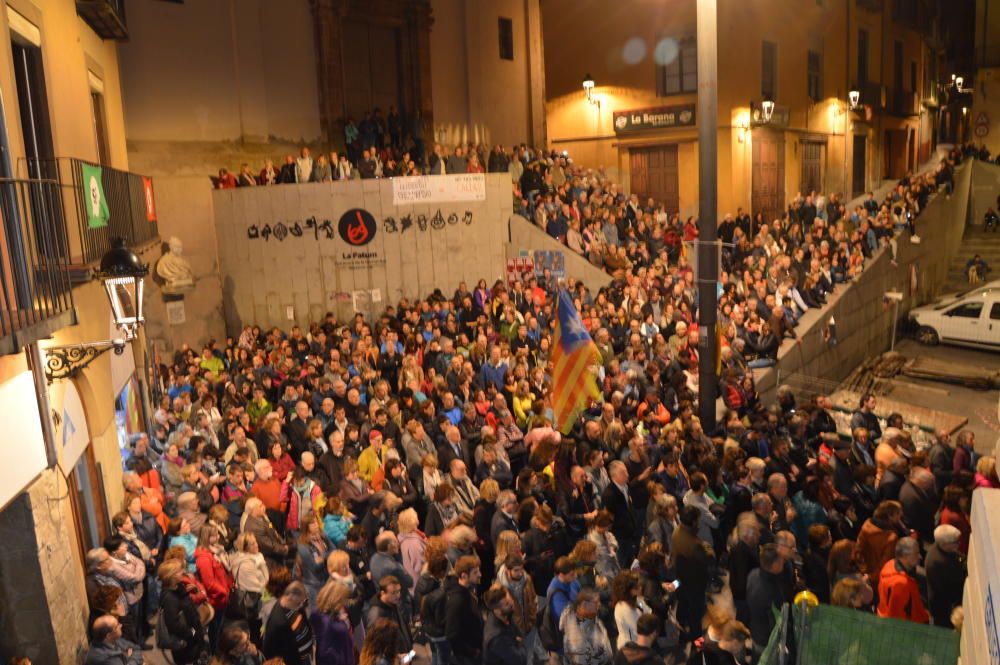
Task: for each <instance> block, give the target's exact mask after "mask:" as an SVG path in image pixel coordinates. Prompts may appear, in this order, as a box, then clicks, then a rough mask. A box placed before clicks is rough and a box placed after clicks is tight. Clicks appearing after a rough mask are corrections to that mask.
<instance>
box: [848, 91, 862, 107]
mask: <svg viewBox="0 0 1000 665" xmlns="http://www.w3.org/2000/svg"><path fill="white" fill-rule="evenodd" d="M847 101H849V102H850V104H851V110H852V111H856V110H857V109H858V107H859V106H860V105H861V92H860V91H859V90H851V91H850V92H848V93H847Z"/></svg>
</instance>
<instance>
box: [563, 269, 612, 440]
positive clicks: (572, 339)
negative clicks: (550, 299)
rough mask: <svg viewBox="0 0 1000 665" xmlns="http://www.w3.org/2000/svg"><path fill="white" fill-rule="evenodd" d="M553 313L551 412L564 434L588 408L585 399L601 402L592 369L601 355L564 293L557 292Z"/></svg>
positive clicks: (571, 301) (571, 302)
mask: <svg viewBox="0 0 1000 665" xmlns="http://www.w3.org/2000/svg"><path fill="white" fill-rule="evenodd" d="M556 310H557V313H558V316H557V319H556V332H555V337H554V339H553V340H552V411H553V414H554V417H555V421H556V423H555V424H556V426H557V427H558V428H559V430H560V431H561V432H562V433H563V434H567V433H568V432H569V431H570V430H571V429H572V428H573V423H574V422H575V421H576V417H577V415H579V413H580V411H582V410H583V408H584V407H585V406H586V405H587V399H588V398H593V399H595V400H599V399H600V398H601V391H600V390H599V389H598V387H597V381H596V377H595V374H594V372H593V371H592V369H591V367H592V366H594V365H599V364H600V362H601V354H600V351H598V350H597V345H596V344H594V340H592V339H591V338H590V334H589V333H588V332H587V329H586V328H584V327H583V321H581V320H580V315H579V313H577V311H576V308H575V307H573V300H572V299H571V298H570V296H569V294H568V293H567V292H566V291H565V289H564V290H562V291H560V292H559V301H558V304H557V305H556Z"/></svg>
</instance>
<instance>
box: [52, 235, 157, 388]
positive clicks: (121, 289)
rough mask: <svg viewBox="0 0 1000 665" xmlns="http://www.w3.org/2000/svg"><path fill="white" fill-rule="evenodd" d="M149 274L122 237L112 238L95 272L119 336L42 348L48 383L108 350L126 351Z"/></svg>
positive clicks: (69, 374) (137, 323) (140, 315)
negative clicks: (109, 246)
mask: <svg viewBox="0 0 1000 665" xmlns="http://www.w3.org/2000/svg"><path fill="white" fill-rule="evenodd" d="M148 273H149V266H148V265H147V264H144V263H140V262H139V258H138V257H137V256H136V255H135V254H134V253H133V252H132V250H130V249H129V248H128V247H127V246H126V245H125V241H124V240H122V239H121V238H116V239H114V240H113V241H112V247H111V249H109V250H108V251H107V252H106V253H105V254H104V256H103V257H102V258H101V267H100V269H99V270H98V271H97V272H96V273H95V275H96V277H97V278H98V279H100V280H101V282H103V284H104V291H105V294H106V295H107V296H108V303H109V304H110V305H111V314H112V316H114V320H115V326H116V327H117V328H118V330H119V331H121V334H122V337H121V338H116V339H109V340H104V341H101V342H88V343H85V344H69V345H66V346H53V347H49V348H47V349H45V377H46V379H48V381H49V382H50V383H51V382H52V381H53V380H55V379H65V378H71V377H74V376H76V375H77V374H78V373H79V372H80V371H81V370H83V369H84V368H86V367H87V366H88V365H90V364H91V363H92V362H94V361H95V360H96V359H97V358H98V357H100V356H102V355H103V354H104V353H106V352H108V351H112V350H113V351H114V352H115V355H121V354H122V353H124V352H125V344H126V343H128V342H131V341H132V340H133V339H135V337H136V334H137V333H138V331H139V327H140V326H141V325H143V323H144V322H145V319H144V318H143V312H142V304H143V281H144V279H145V277H146V275H147V274H148Z"/></svg>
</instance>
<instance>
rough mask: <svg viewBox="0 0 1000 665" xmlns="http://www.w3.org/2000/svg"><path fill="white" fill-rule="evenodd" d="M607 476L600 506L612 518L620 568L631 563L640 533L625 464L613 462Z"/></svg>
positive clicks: (618, 461)
mask: <svg viewBox="0 0 1000 665" xmlns="http://www.w3.org/2000/svg"><path fill="white" fill-rule="evenodd" d="M608 475H609V476H610V477H611V482H610V483H609V484H608V487H607V488H606V489H605V490H604V493H603V494H602V495H601V500H602V501H601V505H602V506H603V507H604V509H605V510H607V511H608V512H610V513H611V514H612V515H613V516H614V519H615V521H614V524H612V525H611V533H613V534H614V535H615V538H616V539H617V540H618V562H619V563H621V564H622V566H628V565H630V564H631V563H632V559H633V558H634V557H635V553H636V551H637V550H638V547H639V538H640V536H641V535H642V531H641V530H640V529H639V523H638V521H637V520H636V517H635V511H634V510H633V507H632V495H631V488H630V487H629V482H628V469H627V468H626V467H625V463H624V462H622V461H620V460H615V461H613V462H611V464H609V465H608Z"/></svg>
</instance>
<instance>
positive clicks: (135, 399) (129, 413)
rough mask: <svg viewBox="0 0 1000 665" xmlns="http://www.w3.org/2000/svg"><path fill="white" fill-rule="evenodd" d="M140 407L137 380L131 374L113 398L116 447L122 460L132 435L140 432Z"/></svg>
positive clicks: (127, 450)
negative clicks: (116, 433)
mask: <svg viewBox="0 0 1000 665" xmlns="http://www.w3.org/2000/svg"><path fill="white" fill-rule="evenodd" d="M140 408H141V407H140V406H139V382H138V380H136V378H135V376H133V377H132V378H130V379H129V381H128V383H126V384H125V387H124V388H122V391H121V392H120V393H118V397H117V398H116V399H115V428H116V429H117V431H118V447H119V449H120V450H121V455H122V460H123V461H124V459H125V458H126V457H128V455H129V448H130V446H129V442H130V441H131V440H132V437H133V436H134V435H136V434H139V433H140V432H142V416H141V414H140Z"/></svg>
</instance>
